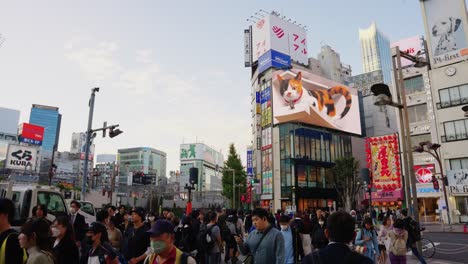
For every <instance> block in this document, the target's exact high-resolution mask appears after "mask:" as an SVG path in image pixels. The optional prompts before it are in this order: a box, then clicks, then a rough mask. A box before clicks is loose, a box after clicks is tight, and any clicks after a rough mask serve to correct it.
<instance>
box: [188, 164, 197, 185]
mask: <svg viewBox="0 0 468 264" xmlns="http://www.w3.org/2000/svg"><path fill="white" fill-rule="evenodd" d="M189 181H190V183H191V184H197V183H198V168H195V167H193V168H190V178H189Z"/></svg>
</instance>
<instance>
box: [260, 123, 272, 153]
mask: <svg viewBox="0 0 468 264" xmlns="http://www.w3.org/2000/svg"><path fill="white" fill-rule="evenodd" d="M271 132H272V129H271V127H268V128H265V129H263V130H262V150H265V149H269V148H271V146H272V137H271Z"/></svg>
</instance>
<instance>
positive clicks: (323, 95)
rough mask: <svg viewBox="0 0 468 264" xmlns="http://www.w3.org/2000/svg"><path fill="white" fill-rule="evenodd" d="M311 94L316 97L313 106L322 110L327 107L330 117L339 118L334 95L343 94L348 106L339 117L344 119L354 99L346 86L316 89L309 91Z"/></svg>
mask: <svg viewBox="0 0 468 264" xmlns="http://www.w3.org/2000/svg"><path fill="white" fill-rule="evenodd" d="M309 92H310V95H312V97H313V98H314V100H313V102H312V107H314V108H316V109H317V108H318V110H319V111H320V112H321V111H322V110H323V108H324V107H326V108H327V115H328V116H329V117H333V118H335V119H336V118H337V117H336V107H335V100H333V96H335V95H341V96H343V97H344V98H345V99H346V106H345V108H344V109H343V112H341V115H340V116H339V119H342V118H343V117H345V116H346V114H347V113H348V112H349V109H350V108H351V104H352V102H353V101H352V99H351V93H350V92H349V90H348V88H346V87H345V86H334V87H332V88H330V89H328V90H316V91H309Z"/></svg>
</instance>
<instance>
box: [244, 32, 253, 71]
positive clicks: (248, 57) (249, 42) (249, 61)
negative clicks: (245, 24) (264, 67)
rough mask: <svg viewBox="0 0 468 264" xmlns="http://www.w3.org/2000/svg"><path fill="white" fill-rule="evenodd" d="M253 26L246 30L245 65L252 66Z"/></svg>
mask: <svg viewBox="0 0 468 264" xmlns="http://www.w3.org/2000/svg"><path fill="white" fill-rule="evenodd" d="M251 28H252V27H250V28H249V29H245V30H244V66H245V67H250V66H251V65H252V39H251V34H250V32H251Z"/></svg>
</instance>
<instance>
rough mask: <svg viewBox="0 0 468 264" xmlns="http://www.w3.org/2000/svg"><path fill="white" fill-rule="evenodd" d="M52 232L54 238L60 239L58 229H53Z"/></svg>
mask: <svg viewBox="0 0 468 264" xmlns="http://www.w3.org/2000/svg"><path fill="white" fill-rule="evenodd" d="M51 231H52V237H58V236H59V235H60V230H59V229H58V228H56V227H52V228H51Z"/></svg>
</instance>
